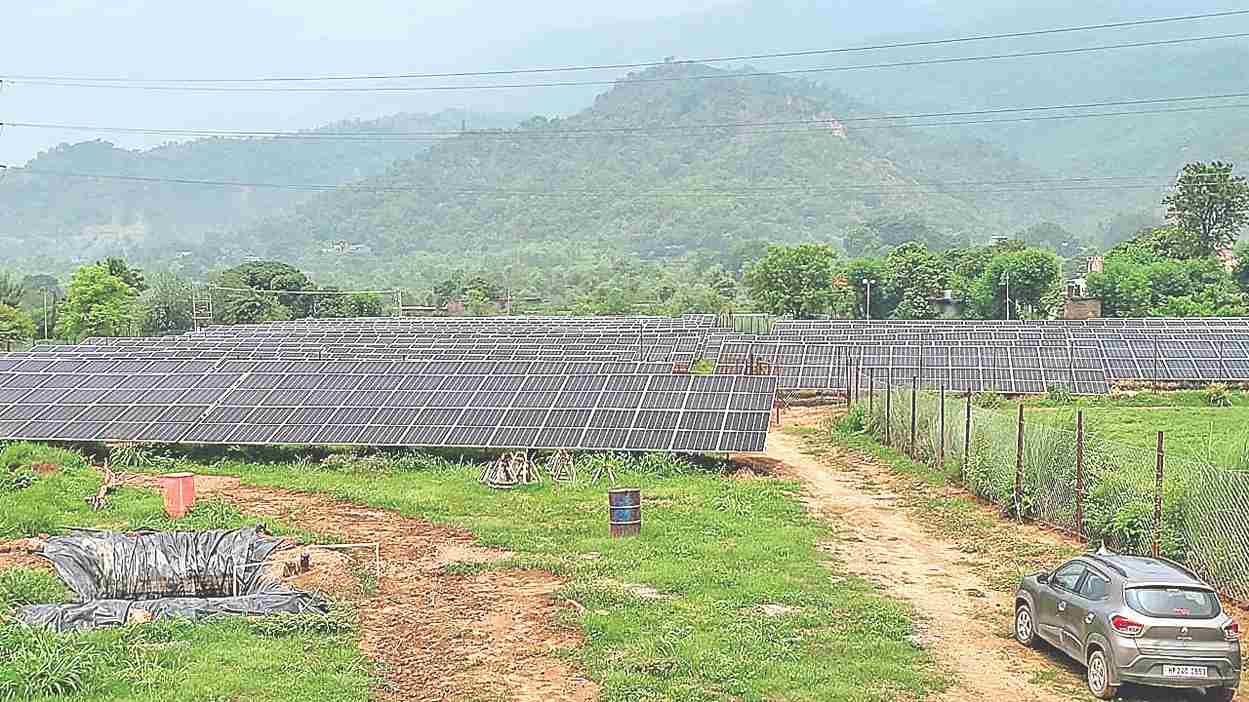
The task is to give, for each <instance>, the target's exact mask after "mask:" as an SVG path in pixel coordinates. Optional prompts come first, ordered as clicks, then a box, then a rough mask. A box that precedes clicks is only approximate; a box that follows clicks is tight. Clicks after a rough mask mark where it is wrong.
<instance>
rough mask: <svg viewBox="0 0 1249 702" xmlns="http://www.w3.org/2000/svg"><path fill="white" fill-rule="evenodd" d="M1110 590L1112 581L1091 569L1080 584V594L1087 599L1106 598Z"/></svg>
mask: <svg viewBox="0 0 1249 702" xmlns="http://www.w3.org/2000/svg"><path fill="white" fill-rule="evenodd" d="M1109 590H1110V581H1109V580H1107V579H1106V578H1105V577H1102V575H1101V574H1100V573H1098V572H1097V571H1094V570H1090V571H1089V576H1088V577H1087V578H1085V579H1084V582H1083V583H1081V584H1080V596H1081V597H1083V598H1084V599H1086V600H1094V601H1097V600H1104V599H1106V593H1107V592H1109Z"/></svg>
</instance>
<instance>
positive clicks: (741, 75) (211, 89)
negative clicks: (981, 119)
mask: <svg viewBox="0 0 1249 702" xmlns="http://www.w3.org/2000/svg"><path fill="white" fill-rule="evenodd" d="M1246 37H1249V32H1239V33H1234V34H1211V35H1205V36H1198V37H1186V38H1183V39H1160V40H1156V41H1139V42H1128V43H1123V44H1103V45H1099V46H1088V47H1079V48H1072V49H1045V50H1039V51H1024V52H1018V53H1005V54H985V55H981V56H958V57H951V58H937V59H916V60H912V61H895V62H891V63H873V64H858V65H852V66H822V67H818V68H796V69H787V70H778V71H761V72H728V71H725V72H720V73H710V74H699V75H689V76H662V77H653V78H625V79H620V80H582V81H578V80H573V81H551V82H540V83H495V84H484V85H433V86H429V85H426V86H407V85H405V86H369V87H361V88H355V87H316V88H288V87H268V86H266V87H259V88H256V87H237V86H223V85H213V86H201V85H191V84H184V85H147V84H131V83H106V82H100V83H93V82H84V81H59V80H6V81H5V82H8V83H12V84H15V85H33V86H49V87H62V88H92V89H102V90H141V91H160V92H193V93H194V92H198V93H386V92H444V91H469V90H513V89H533V88H561V87H589V86H599V87H603V86H621V85H639V84H643V83H670V82H675V81H694V80H737V79H746V78H767V77H772V76H786V75H813V74H817V73H841V72H846V71H861V70H870V69H886V68H914V67H919V66H937V65H946V64H958V63H971V62H977V61H998V60H1003V59H1016V58H1039V57H1046V56H1069V55H1075V54H1085V53H1092V52H1101V51H1113V50H1118V49H1138V48H1147V47H1159V46H1175V45H1180V44H1189V43H1194V42H1204V41H1217V40H1222V39H1243V38H1246Z"/></svg>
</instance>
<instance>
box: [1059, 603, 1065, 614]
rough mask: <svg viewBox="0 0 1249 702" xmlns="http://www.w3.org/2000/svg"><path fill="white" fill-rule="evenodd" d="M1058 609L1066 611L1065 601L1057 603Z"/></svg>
mask: <svg viewBox="0 0 1249 702" xmlns="http://www.w3.org/2000/svg"><path fill="white" fill-rule="evenodd" d="M1058 611H1059V612H1066V611H1067V603H1066V602H1059V603H1058Z"/></svg>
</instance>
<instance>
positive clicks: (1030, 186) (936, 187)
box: [0, 166, 1221, 197]
mask: <svg viewBox="0 0 1249 702" xmlns="http://www.w3.org/2000/svg"><path fill="white" fill-rule="evenodd" d="M0 168H9V170H10V171H12V172H14V173H22V172H25V173H31V174H35V175H44V176H54V177H62V178H79V179H87V180H107V181H123V182H137V183H155V184H168V185H196V186H207V187H223V188H253V189H276V190H299V191H307V192H334V191H339V192H347V193H354V192H359V193H427V194H445V195H499V196H507V197H521V196H537V197H550V196H570V195H571V196H598V197H633V196H669V195H671V196H698V195H713V196H741V195H746V196H749V195H767V196H772V195H778V194H800V195H801V194H837V193H852V194H892V193H915V192H921V193H922V192H933V193H938V194H940V193H945V192H969V191H968V190H962V189H964V188H969V187H971V186H991V188H990V189H986V190H984V191H983V192H990V193H994V192H1038V191H1047V192H1053V191H1066V190H1090V189H1097V190H1101V189H1107V190H1127V189H1151V190H1152V189H1157V188H1159V187H1167V186H1170V185H1173V184H1174V183H1173V182H1162V179H1164V178H1166V179H1171V181H1173V180H1174V178H1175V177H1174V176H1157V175H1150V176H1139V175H1138V176H1087V177H1072V178H1048V179H1044V178H1043V179H1031V180H1000V179H998V180H987V181H947V182H944V183H936V184H924V183H916V184H897V185H892V186H888V185H886V186H882V185H862V186H835V187H829V186H819V185H810V184H806V185H775V186H743V187H739V188H735V189H729V188H710V187H708V188H687V189H658V188H655V189H637V190H632V191H629V190H624V189H620V188H560V189H552V190H532V189H528V190H526V189H507V188H472V187H457V186H429V187H415V186H359V185H350V184H346V185H324V184H298V183H266V182H241V181H220V180H198V179H191V178H162V177H152V176H131V175H122V174H103V173H78V172H67V171H49V170H44V169H32V168H13V167H5V166H0ZM1209 177H1211V178H1213V179H1216V180H1217V179H1218V178H1221V176H1209ZM1132 180H1136V181H1152V182H1147V183H1125V184H1121V185H1116V184H1115V182H1116V181H1132ZM977 191H978V189H976V188H973V189H972V190H971V191H970V192H977Z"/></svg>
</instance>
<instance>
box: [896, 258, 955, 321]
mask: <svg viewBox="0 0 1249 702" xmlns="http://www.w3.org/2000/svg"><path fill="white" fill-rule="evenodd" d="M885 277H886V279H887V280H888V284H889V287H890V289H891V291H892V295H893V296H894V297H896V298H897V300H898V304H897V307H896V308H894V311H893V314H892V315H891V316H892V317H894V318H895V319H932V318H933V317H935V316H936V315H937V311H936V310H935V309H933V307H932V303H931V302H930V300H932V299H933V298H935V297H937V296H939V295H940V294H941V291H942V290H944V289H945V286H946V284H947V283H948V282H949V278H950V269H949V267H948V266H947V265H946V264H945V262H944V261H942V259H941V256H939V255H938V254H936V253H934V252H932V251H929V250H928V248H927V247H926V246H924V245H923V244H921V243H919V242H911V243H907V244H903V245H901V246H899V247H897V248H895V249H894V250H893V251H890V252H889V255H888V256H886V257H885Z"/></svg>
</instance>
